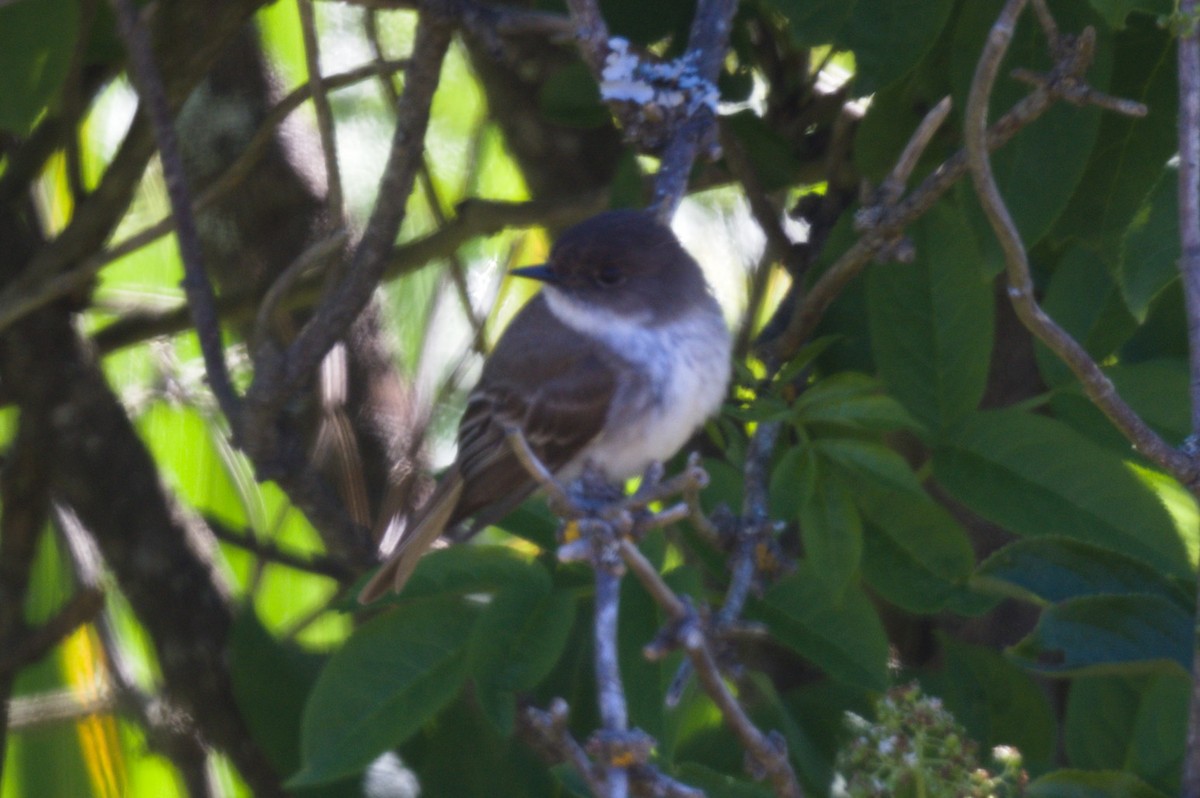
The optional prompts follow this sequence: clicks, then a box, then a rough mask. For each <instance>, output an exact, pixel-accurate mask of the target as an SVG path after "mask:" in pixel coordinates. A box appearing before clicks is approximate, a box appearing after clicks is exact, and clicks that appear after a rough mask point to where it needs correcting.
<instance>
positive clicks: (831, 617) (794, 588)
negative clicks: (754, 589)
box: [749, 568, 888, 690]
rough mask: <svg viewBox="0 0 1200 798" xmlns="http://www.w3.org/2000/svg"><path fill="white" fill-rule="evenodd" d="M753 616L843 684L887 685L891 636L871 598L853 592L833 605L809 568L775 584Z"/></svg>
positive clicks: (875, 687)
mask: <svg viewBox="0 0 1200 798" xmlns="http://www.w3.org/2000/svg"><path fill="white" fill-rule="evenodd" d="M749 615H750V616H751V617H754V618H757V619H758V620H761V621H764V622H765V623H767V624H768V625H769V626H770V627H771V632H772V634H773V635H774V637H775V639H776V640H777V641H778V642H780V643H782V644H783V645H785V646H787V647H788V648H791V649H792V650H794V651H796V652H797V653H799V654H800V655H801V656H803V657H805V658H807V659H808V660H810V661H811V662H812V663H813V664H814V665H816V666H817V667H819V668H821V669H822V670H823V671H825V672H826V673H827V674H829V675H830V676H832V677H833V678H835V679H838V680H840V681H844V682H848V683H849V684H853V685H857V686H860V687H864V688H866V689H868V690H882V689H884V688H885V687H886V686H887V684H888V675H887V658H888V644H887V636H886V635H885V634H884V631H883V625H882V624H881V623H880V621H879V616H878V615H876V614H875V608H874V607H873V606H872V605H871V602H870V601H869V600H868V599H867V597H866V595H865V594H864V593H863V592H862V591H861V590H858V589H857V588H853V587H852V588H850V589H849V590H847V591H846V593H845V595H844V596H843V597H842V600H841V602H839V603H834V602H833V601H832V599H831V597H830V596H829V593H828V592H827V591H826V589H825V587H824V586H823V585H821V584H820V582H819V581H818V580H816V579H815V578H813V575H812V574H811V573H808V572H807V570H806V569H803V568H802V569H801V570H800V571H797V572H796V573H793V574H791V575H789V576H786V577H784V578H783V579H781V580H779V581H778V582H776V583H775V584H774V585H772V586H771V587H770V588H769V589H768V590H767V592H766V594H765V595H764V596H763V597H762V599H761V600H760V601H755V602H752V603H751V605H750V607H749Z"/></svg>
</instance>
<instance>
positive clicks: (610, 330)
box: [542, 286, 731, 480]
mask: <svg viewBox="0 0 1200 798" xmlns="http://www.w3.org/2000/svg"><path fill="white" fill-rule="evenodd" d="M542 293H543V294H544V295H545V297H546V304H547V306H548V307H549V308H550V311H551V312H552V313H553V314H554V315H555V316H556V317H557V318H558V320H559V321H561V322H562V323H563V324H565V325H567V326H568V327H570V328H572V329H573V330H575V331H577V332H579V333H581V334H583V335H586V336H588V337H589V338H593V339H598V340H600V341H601V342H603V343H604V344H605V345H607V347H608V348H609V349H611V350H612V352H613V353H614V354H615V355H616V356H617V357H619V358H620V359H621V360H622V361H624V362H625V363H626V364H628V366H629V367H631V368H628V369H625V370H623V371H618V374H619V375H620V376H619V377H618V380H619V381H618V386H617V391H616V394H615V396H614V397H613V402H612V405H611V406H610V408H609V411H608V417H607V419H606V420H605V424H604V428H603V430H602V431H601V433H600V435H599V436H597V438H596V440H595V441H593V442H592V444H591V445H589V446H588V447H587V448H586V449H585V450H584V452H583V454H582V455H581V456H580V457H578V458H576V460H575V461H573V462H572V463H571V464H569V465H568V466H567V467H566V468H564V469H563V470H562V471H561V472H560V476H561V477H562V478H565V479H570V478H572V477H574V476H575V475H576V474H577V472H578V470H579V469H581V468H582V467H583V463H584V461H585V460H591V461H592V462H593V463H594V464H596V465H597V466H599V467H600V468H601V469H603V470H604V472H605V473H606V474H607V475H608V476H609V477H610V478H612V479H615V480H620V479H626V478H628V477H631V476H635V475H637V474H640V473H641V472H642V471H644V470H645V468H646V466H648V465H649V464H650V463H651V461H654V460H665V459H666V458H668V457H670V456H672V455H673V454H675V452H677V451H679V449H680V447H682V446H683V444H684V443H686V442H687V440H688V438H690V437H691V436H692V434H693V433H694V432H695V431H696V429H697V428H698V427H699V426H700V425H701V424H703V423H704V421H705V420H706V419H708V417H709V416H711V415H713V414H714V413H716V412H717V410H718V409H719V408H720V406H721V401H722V400H723V399H724V398H725V391H726V389H727V388H728V385H729V375H730V353H731V344H730V339H729V331H728V330H727V329H726V327H725V320H724V318H722V316H721V310H720V307H719V306H718V305H717V303H716V301H715V300H713V299H712V298H711V297H709V296H705V299H706V300H707V301H706V302H703V303H700V304H697V305H696V306H695V307H694V308H692V309H690V310H689V311H688V312H686V313H684V314H683V315H681V316H679V317H678V318H676V319H674V320H672V321H670V322H667V323H665V324H657V325H653V326H651V325H650V323H649V322H650V318H649V315H648V314H643V316H641V317H630V316H626V315H624V314H617V313H614V312H612V311H610V310H608V309H606V308H597V307H595V306H592V305H585V304H583V303H580V302H578V301H576V300H574V299H572V298H571V297H569V296H567V295H565V294H564V293H562V292H561V291H559V290H558V289H556V288H554V287H553V286H546V287H545V288H543V290H542ZM624 372H628V373H624Z"/></svg>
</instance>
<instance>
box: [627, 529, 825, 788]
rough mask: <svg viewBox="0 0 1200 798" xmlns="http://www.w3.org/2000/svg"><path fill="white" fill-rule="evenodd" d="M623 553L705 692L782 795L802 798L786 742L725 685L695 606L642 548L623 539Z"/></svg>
mask: <svg viewBox="0 0 1200 798" xmlns="http://www.w3.org/2000/svg"><path fill="white" fill-rule="evenodd" d="M620 553H621V556H622V558H623V559H624V560H625V564H626V565H628V566H629V570H630V571H631V572H633V574H634V575H635V576H636V577H637V578H638V581H640V582H641V583H642V586H643V587H645V588H646V590H647V592H649V593H650V595H651V596H652V597H653V598H654V599H655V601H657V602H658V604H659V606H660V607H662V608H663V610H664V611H665V612H666V613H667V615H668V616H669V617H670V618H671V620H672V621H673V622H674V623H675V624H676V625H677V628H676V630H675V634H676V636H677V640H678V642H679V644H680V645H682V646H683V650H684V652H685V653H686V654H687V655H688V659H689V660H690V661H691V663H692V667H693V668H694V669H695V670H696V675H697V677H698V678H699V680H700V684H701V686H702V687H703V688H704V692H705V693H707V694H708V696H709V697H710V698H712V700H713V702H714V703H715V704H716V705H717V708H718V709H720V710H721V716H722V717H723V718H724V719H725V723H726V724H728V726H729V728H730V729H732V730H733V733H734V734H735V735H736V736H737V738H738V740H740V741H741V743H742V746H743V747H744V748H745V749H746V751H747V752H748V753H749V754H750V756H751V757H753V759H754V761H755V762H756V763H757V764H758V765H759V767H761V768H762V769H763V771H764V772H765V773H766V774H767V777H768V778H769V779H770V781H771V784H772V786H773V787H774V788H775V791H776V793H777V794H778V795H780V796H781V797H782V798H800V796H802V795H803V794H804V793H803V791H802V790H801V788H800V783H799V782H798V781H797V780H796V774H795V772H794V771H793V770H792V766H791V764H790V763H789V762H788V758H787V751H786V749H785V748H784V746H783V741H782V740H781V739H777V737H776V735H775V734H774V733H772V734H770V735H768V734H764V733H763V732H762V731H760V730H759V729H758V727H757V726H755V725H754V722H753V721H752V720H750V716H749V715H747V714H746V711H745V710H744V709H742V707H741V705H740V704H738V701H737V699H736V698H735V697H734V696H733V694H732V693H731V692H730V691H729V688H728V687H727V686H726V685H725V680H724V677H723V676H722V675H721V670H720V668H719V667H718V665H717V661H716V658H715V657H714V656H713V654H712V651H711V649H710V647H709V642H708V638H707V636H706V635H705V633H704V630H703V628H702V627H701V626H700V624H699V623H698V622H697V621H696V619H695V618H694V617H693V616H692V613H691V610H690V608H689V607H688V606H687V605H686V604H685V603H684V602H682V601H681V600H680V599H679V598H678V597H677V596H675V593H674V591H672V590H671V588H670V587H669V586H668V585H667V584H666V582H664V581H663V579H662V577H661V576H659V573H658V570H657V569H656V568H654V566H653V565H651V564H650V562H649V561H648V560H646V558H645V557H644V556H642V553H641V552H640V551H638V549H637V547H636V546H634V545H633V544H631V543H629V541H625V540H622V541H621V544H620Z"/></svg>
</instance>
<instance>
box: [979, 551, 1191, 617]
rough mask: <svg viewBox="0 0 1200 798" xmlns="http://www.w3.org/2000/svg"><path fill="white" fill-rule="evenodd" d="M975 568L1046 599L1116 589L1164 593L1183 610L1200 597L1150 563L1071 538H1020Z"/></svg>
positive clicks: (1007, 587) (984, 580)
mask: <svg viewBox="0 0 1200 798" xmlns="http://www.w3.org/2000/svg"><path fill="white" fill-rule="evenodd" d="M975 574H976V581H977V583H979V586H986V585H988V584H989V583H990V584H992V585H993V586H996V587H999V588H1000V590H1001V591H1002V592H1004V593H1008V594H1012V593H1016V595H1018V596H1020V597H1028V596H1033V597H1034V598H1036V599H1038V600H1039V601H1042V602H1045V603H1047V604H1053V603H1055V602H1058V601H1063V600H1065V599H1070V598H1078V597H1080V596H1100V595H1105V594H1113V593H1142V594H1146V595H1155V596H1160V597H1162V598H1165V599H1168V600H1170V601H1174V602H1175V603H1176V604H1177V605H1179V607H1181V608H1182V609H1184V610H1188V609H1190V608H1191V606H1192V605H1193V604H1194V603H1195V597H1194V596H1193V595H1190V594H1189V593H1188V592H1187V591H1184V590H1183V589H1181V588H1180V587H1179V586H1178V585H1176V584H1174V583H1172V582H1170V581H1168V580H1167V579H1164V578H1163V576H1162V574H1161V573H1160V572H1159V571H1158V570H1157V569H1155V568H1152V567H1151V566H1150V565H1149V564H1147V563H1145V562H1143V561H1141V560H1138V559H1136V558H1134V557H1130V556H1128V555H1125V554H1121V553H1119V552H1115V551H1112V550H1111V549H1106V548H1103V547H1100V546H1096V545H1093V544H1091V543H1085V542H1083V541H1080V540H1074V539H1071V538H1061V537H1054V536H1048V537H1039V538H1029V539H1026V540H1018V541H1016V542H1014V543H1010V544H1009V545H1007V546H1005V547H1004V548H1002V549H1000V550H999V551H997V552H996V553H995V554H993V555H992V556H990V557H988V558H987V559H986V560H985V561H984V562H983V563H982V564H981V565H980V566H979V569H978V570H977V571H976V572H975ZM997 583H1000V584H997ZM1014 587H1015V588H1017V589H1016V590H1015V591H1014V590H1013V589H1012V588H1014Z"/></svg>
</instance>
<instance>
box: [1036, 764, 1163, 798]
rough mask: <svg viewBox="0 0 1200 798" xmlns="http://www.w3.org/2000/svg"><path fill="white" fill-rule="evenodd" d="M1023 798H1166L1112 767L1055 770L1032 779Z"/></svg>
mask: <svg viewBox="0 0 1200 798" xmlns="http://www.w3.org/2000/svg"><path fill="white" fill-rule="evenodd" d="M1025 795H1026V798H1167V796H1165V795H1163V794H1162V793H1161V792H1159V791H1158V790H1155V789H1154V788H1153V787H1150V786H1149V785H1147V784H1146V783H1145V782H1144V781H1142V780H1141V779H1139V778H1138V777H1137V776H1134V775H1132V774H1130V773H1122V772H1120V771H1113V770H1056V771H1054V772H1053V773H1048V774H1046V775H1045V776H1042V777H1041V778H1040V779H1035V780H1034V781H1033V782H1032V783H1031V784H1030V785H1029V787H1028V788H1027V789H1026V790H1025Z"/></svg>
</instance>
